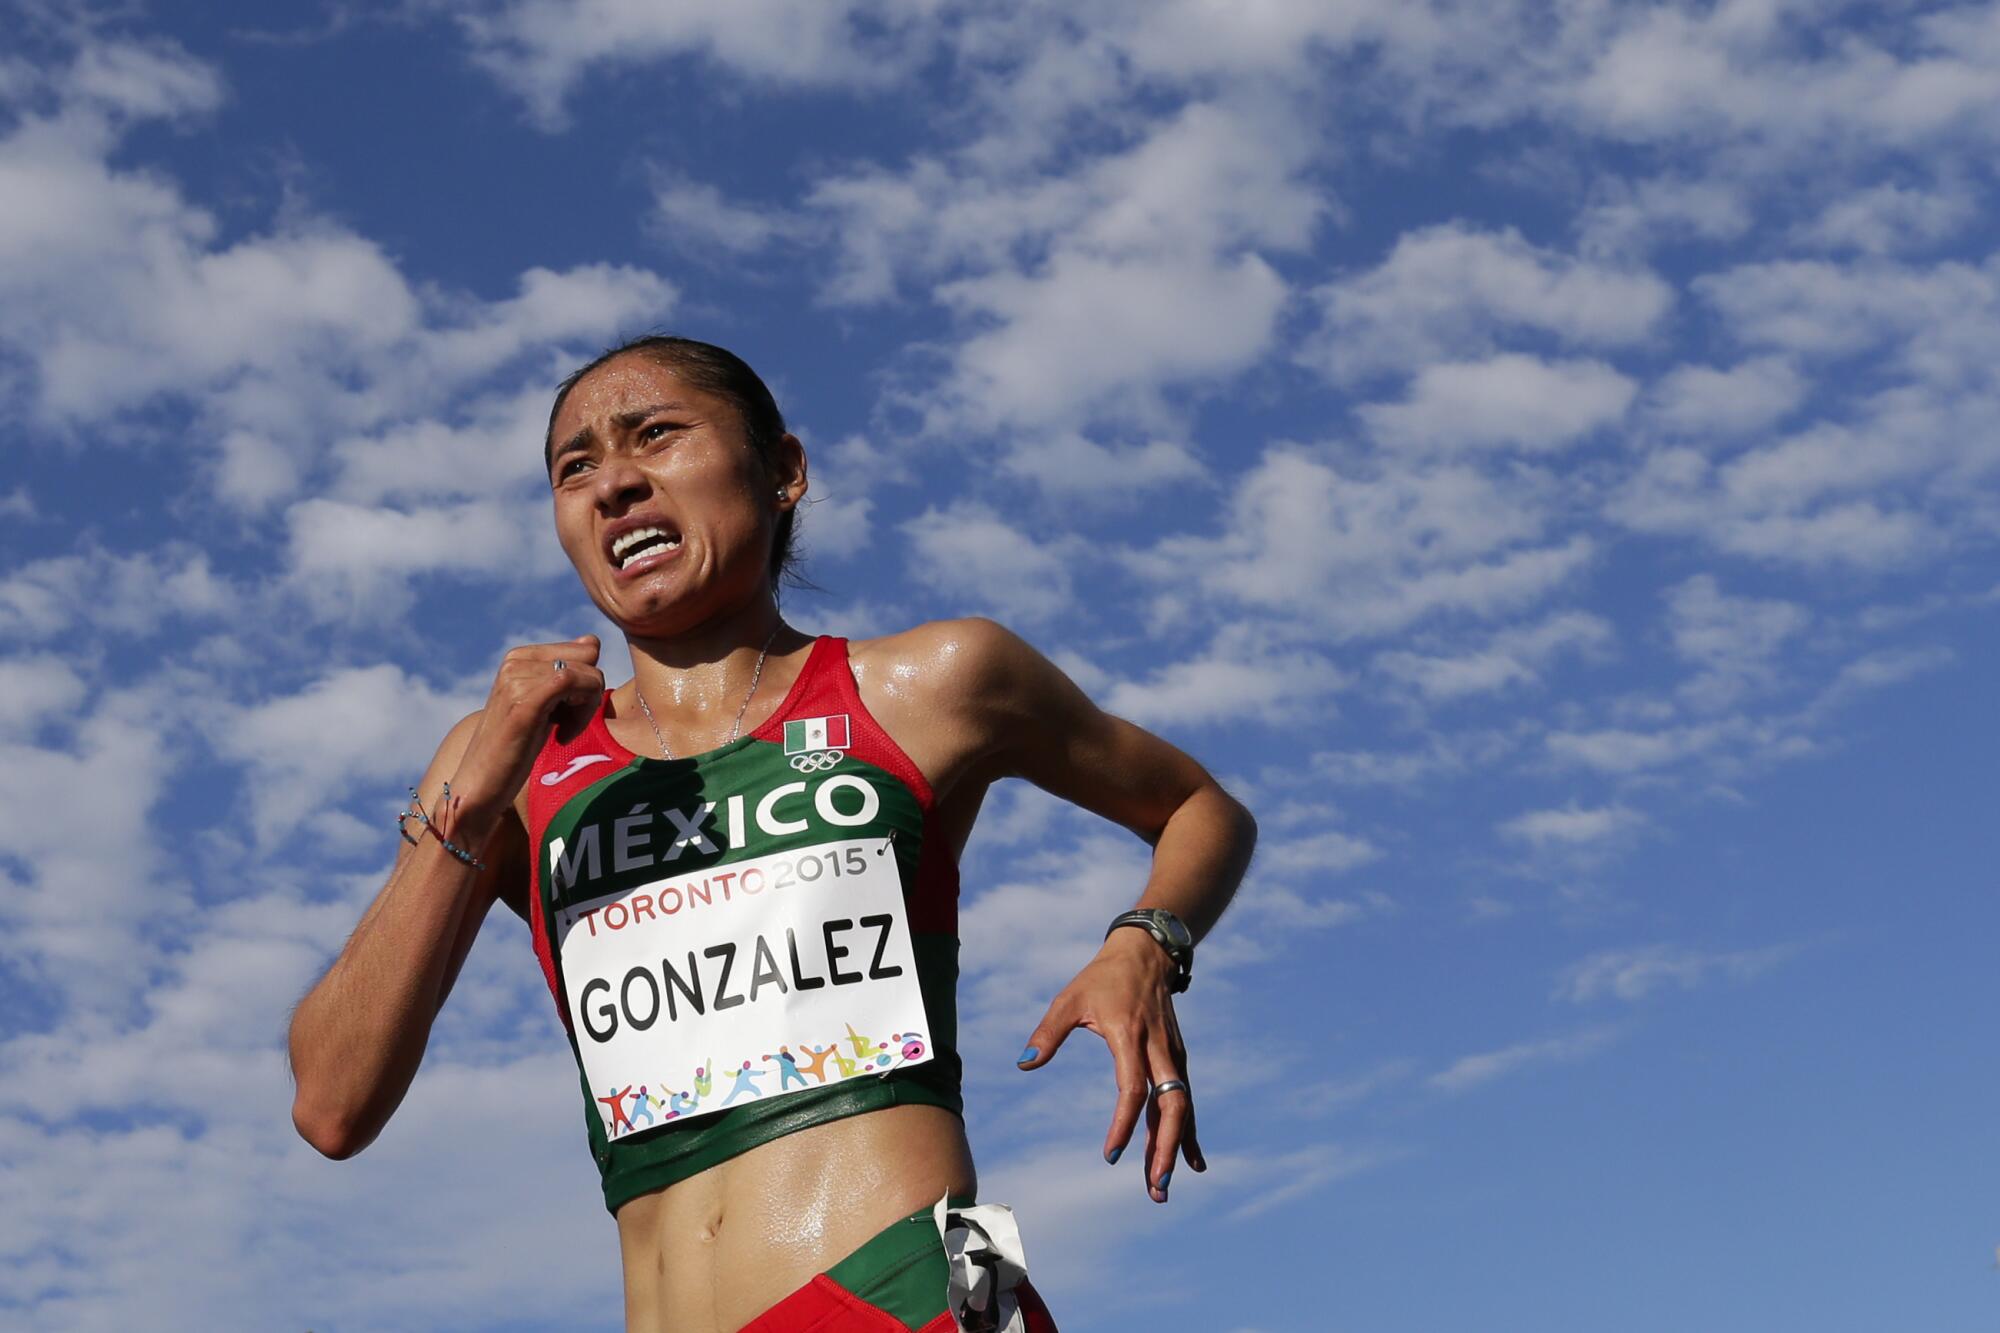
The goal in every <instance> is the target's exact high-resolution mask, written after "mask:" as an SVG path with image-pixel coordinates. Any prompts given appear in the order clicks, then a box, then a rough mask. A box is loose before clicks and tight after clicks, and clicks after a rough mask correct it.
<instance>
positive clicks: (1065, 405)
mask: <svg viewBox="0 0 2000 1333" xmlns="http://www.w3.org/2000/svg"><path fill="white" fill-rule="evenodd" d="M1140 124H1141V126H1142V129H1141V131H1140V132H1139V133H1136V134H1133V133H1130V132H1129V131H1128V132H1126V133H1124V134H1123V135H1121V138H1123V139H1124V140H1125V142H1124V143H1123V146H1121V147H1120V148H1117V149H1115V150H1112V151H1108V152H1105V153H1102V154H1100V155H1096V156H1088V157H1085V158H1084V159H1083V160H1082V161H1081V162H1079V163H1077V164H1076V165H1075V166H1074V167H1073V168H1072V169H1070V170H1068V171H1066V172H1063V173H1062V174H1059V175H1055V176H1053V177H1051V176H1047V175H1042V174H1030V173H1026V172H1024V171H1023V169H1022V164H1021V163H1019V162H1018V161H1013V160H1011V159H1010V160H1004V161H1001V162H999V163H997V164H995V163H993V162H989V161H987V160H985V159H982V158H980V157H979V156H977V155H973V154H968V155H965V156H963V157H960V158H956V159H949V160H948V159H940V158H921V159H918V160H917V161H915V162H914V163H912V164H911V165H910V167H909V168H908V169H907V170H905V171H903V172H901V173H890V172H885V171H882V170H880V169H878V168H867V169H863V170H858V171H854V172H850V173H848V174H846V175H842V176H835V177H830V178H828V179H825V180H822V181H821V182H820V183H819V184H818V185H816V186H815V187H814V190H813V192H812V195H811V200H810V202H811V204H812V205H813V206H814V207H815V208H818V209H823V210H825V211H827V212H829V213H831V214H832V215H833V216H834V217H835V218H836V219H837V220H838V221H837V226H838V235H839V238H840V239H839V245H840V255H841V263H840V268H839V270H838V271H837V273H836V275H835V277H834V279H833V281H832V282H831V283H830V284H829V288H828V296H829V298H830V299H832V300H835V301H840V302H868V301H877V300H882V299H885V298H886V297H888V296H889V295H891V294H892V293H894V292H895V291H897V290H898V289H899V288H900V287H901V286H902V285H903V284H905V283H906V282H908V281H910V280H912V279H915V280H921V281H924V282H927V283H929V284H930V288H929V291H930V295H931V297H932V298H933V299H934V300H936V301H937V302H938V303H940V304H942V305H943V306H944V307H945V308H946V309H948V310H949V311H951V312H953V314H954V315H955V316H956V317H957V328H958V331H959V332H958V336H957V337H956V338H955V339H954V340H953V341H952V342H951V343H950V344H949V345H948V346H947V347H946V348H945V349H943V351H942V354H943V356H944V357H945V361H946V367H947V369H946V373H945V374H944V376H943V378H942V383H941V384H940V385H938V386H936V387H935V388H933V387H932V386H930V385H928V384H927V385H926V386H925V388H924V390H923V391H922V392H921V393H920V394H914V395H907V398H908V402H907V405H908V406H910V407H911V408H913V409H914V410H916V411H918V412H919V413H921V415H922V416H923V419H924V421H925V422H926V424H927V426H928V427H929V428H930V429H931V430H932V431H934V432H944V431H949V430H957V431H966V430H970V431H972V432H974V433H976V434H987V433H992V432H995V431H998V430H999V429H1000V428H1002V427H1004V426H1009V425H1013V426H1026V427H1029V428H1031V429H1034V430H1038V431H1046V430H1048V429H1051V428H1058V427H1067V428H1073V427H1074V426H1075V424H1076V423H1078V422H1090V421H1094V420H1099V419H1105V420H1116V421H1119V422H1120V423H1121V424H1123V423H1124V422H1125V420H1126V419H1128V418H1130V417H1132V416H1134V415H1136V416H1138V417H1140V418H1142V419H1146V420H1152V421H1156V422H1164V421H1165V420H1166V414H1165V411H1164V408H1163V403H1162V397H1163V395H1165V394H1167V393H1168V392H1169V391H1171V390H1174V389H1176V388H1185V387H1193V388H1201V387H1204V386H1212V385H1214V384H1216V383H1218V382H1220V381H1222V380H1225V379H1227V378H1228V377H1230V376H1232V375H1234V374H1236V373H1238V372H1240V371H1241V370H1243V369H1245V368H1246V367H1247V366H1249V365H1250V364H1251V363H1252V362H1253V361H1254V360H1255V359H1256V358H1257V357H1259V356H1260V355H1261V354H1262V353H1263V352H1264V350H1265V349H1266V348H1267V347H1268V346H1269V345H1270V342H1271V339H1272V338H1273V337H1274V335H1275V331H1276V322H1277V319H1278V315H1279V313H1280V311H1281V309H1282V308H1283V306H1284V304H1285V301H1286V299H1287V296H1288V286H1287V284H1286V282H1285V280H1284V279H1283V277H1282V276H1281V275H1280V274H1279V273H1278V271H1277V269H1276V268H1275V267H1274V266H1273V264H1272V263H1271V262H1270V261H1269V260H1268V259H1267V258H1266V257H1265V253H1264V252H1267V251H1283V250H1294V249H1298V248H1300V247H1302V246H1304V245H1305V244H1306V243H1307V242H1308V241H1309V239H1310V237H1311V234H1312V231H1313V228H1314V226H1315V224H1316V222H1317V220H1318V219H1319V217H1320V216H1321V215H1322V214H1323V213H1324V211H1325V210H1326V207H1327V205H1326V203H1325V201H1324V200H1323V199H1322V198H1321V197H1320V194H1319V192H1318V191H1316V190H1315V189H1314V188H1313V187H1312V185H1311V184H1310V183H1309V182H1308V181H1306V180H1305V179H1304V177H1303V173H1304V171H1305V169H1306V166H1307V162H1306V160H1305V157H1304V151H1303V146H1302V145H1301V144H1300V143H1299V141H1298V140H1297V137H1296V136H1294V135H1290V134H1287V133H1285V132H1284V130H1285V128H1286V126H1287V125H1288V121H1287V119H1286V117H1285V114H1284V112H1283V109H1282V108H1276V109H1272V108H1267V107H1263V106H1251V105H1245V106H1236V105H1230V106H1224V105H1218V104H1207V103H1195V104H1192V105H1188V106H1184V107H1182V108H1180V109H1179V110H1177V111H1173V112H1171V113H1168V114H1165V115H1163V116H1161V117H1160V118H1158V119H1157V120H1151V121H1142V122H1140ZM1028 470H1030V471H1033V472H1037V473H1039V472H1040V471H1041V469H1039V468H1035V467H1033V466H1032V465H1028Z"/></svg>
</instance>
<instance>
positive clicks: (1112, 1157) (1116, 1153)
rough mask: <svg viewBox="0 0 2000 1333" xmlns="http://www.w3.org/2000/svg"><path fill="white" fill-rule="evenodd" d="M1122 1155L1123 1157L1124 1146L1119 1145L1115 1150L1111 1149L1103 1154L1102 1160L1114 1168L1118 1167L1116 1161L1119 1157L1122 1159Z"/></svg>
mask: <svg viewBox="0 0 2000 1333" xmlns="http://www.w3.org/2000/svg"><path fill="white" fill-rule="evenodd" d="M1124 1155H1125V1145H1124V1144H1122V1143H1121V1144H1119V1145H1118V1146H1117V1147H1116V1148H1113V1149H1112V1150H1111V1151H1110V1152H1108V1153H1106V1154H1104V1160H1105V1161H1106V1162H1109V1163H1110V1164H1111V1165H1112V1166H1116V1165H1118V1159H1119V1158H1120V1157H1123V1156H1124Z"/></svg>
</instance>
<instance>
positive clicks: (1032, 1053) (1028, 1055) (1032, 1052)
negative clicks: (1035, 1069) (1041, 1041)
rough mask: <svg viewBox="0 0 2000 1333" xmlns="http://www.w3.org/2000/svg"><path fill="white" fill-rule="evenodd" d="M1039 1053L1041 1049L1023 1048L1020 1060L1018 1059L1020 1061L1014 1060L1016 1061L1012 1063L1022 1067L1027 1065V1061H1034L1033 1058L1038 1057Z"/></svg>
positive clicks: (1033, 1047)
mask: <svg viewBox="0 0 2000 1333" xmlns="http://www.w3.org/2000/svg"><path fill="white" fill-rule="evenodd" d="M1041 1053H1042V1052H1041V1049H1040V1048H1039V1047H1035V1046H1028V1047H1025V1048H1023V1049H1022V1051H1021V1058H1020V1059H1018V1060H1016V1061H1015V1062H1014V1063H1015V1064H1017V1065H1024V1064H1026V1063H1028V1061H1030V1060H1032V1059H1034V1058H1035V1057H1036V1056H1038V1055H1040V1054H1041Z"/></svg>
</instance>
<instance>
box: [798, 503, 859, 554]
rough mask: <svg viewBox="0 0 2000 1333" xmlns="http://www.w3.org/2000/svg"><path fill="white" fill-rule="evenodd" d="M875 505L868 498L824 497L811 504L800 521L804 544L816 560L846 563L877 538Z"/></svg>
mask: <svg viewBox="0 0 2000 1333" xmlns="http://www.w3.org/2000/svg"><path fill="white" fill-rule="evenodd" d="M874 509H875V502H874V501H873V500H871V499H869V498H868V497H867V496H865V495H863V496H859V497H857V498H854V499H847V498H845V497H841V496H833V495H822V496H819V497H818V498H817V499H812V500H809V501H808V502H807V505H806V508H805V509H804V510H803V511H802V513H801V516H800V518H799V519H798V520H797V522H798V525H799V533H800V536H799V540H800V542H801V544H802V545H803V546H804V547H805V548H806V549H808V550H810V551H811V553H812V554H813V555H815V556H824V557H825V558H826V559H829V560H845V559H847V558H848V557H850V556H853V555H857V554H859V553H860V552H861V551H863V550H865V549H866V548H867V546H868V542H869V540H870V538H871V537H873V535H874V528H873V526H872V524H871V521H870V515H871V514H872V513H873V512H874Z"/></svg>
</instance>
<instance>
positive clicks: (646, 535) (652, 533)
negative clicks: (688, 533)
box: [611, 528, 681, 568]
mask: <svg viewBox="0 0 2000 1333" xmlns="http://www.w3.org/2000/svg"><path fill="white" fill-rule="evenodd" d="M655 542H660V543H663V544H664V545H665V546H666V547H667V548H668V549H669V550H671V549H672V548H674V547H676V546H679V545H680V544H681V539H680V538H678V537H669V536H668V535H667V534H666V533H664V532H662V531H661V530H660V529H658V528H634V529H632V531H630V532H628V533H625V534H623V535H622V536H620V537H619V538H618V540H617V541H614V542H612V543H611V558H612V559H613V560H616V561H617V562H618V564H619V567H620V568H623V567H624V566H625V565H627V564H629V563H631V558H633V557H636V556H637V554H638V553H639V552H640V551H642V550H645V549H646V548H648V547H650V546H652V545H653V543H655Z"/></svg>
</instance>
